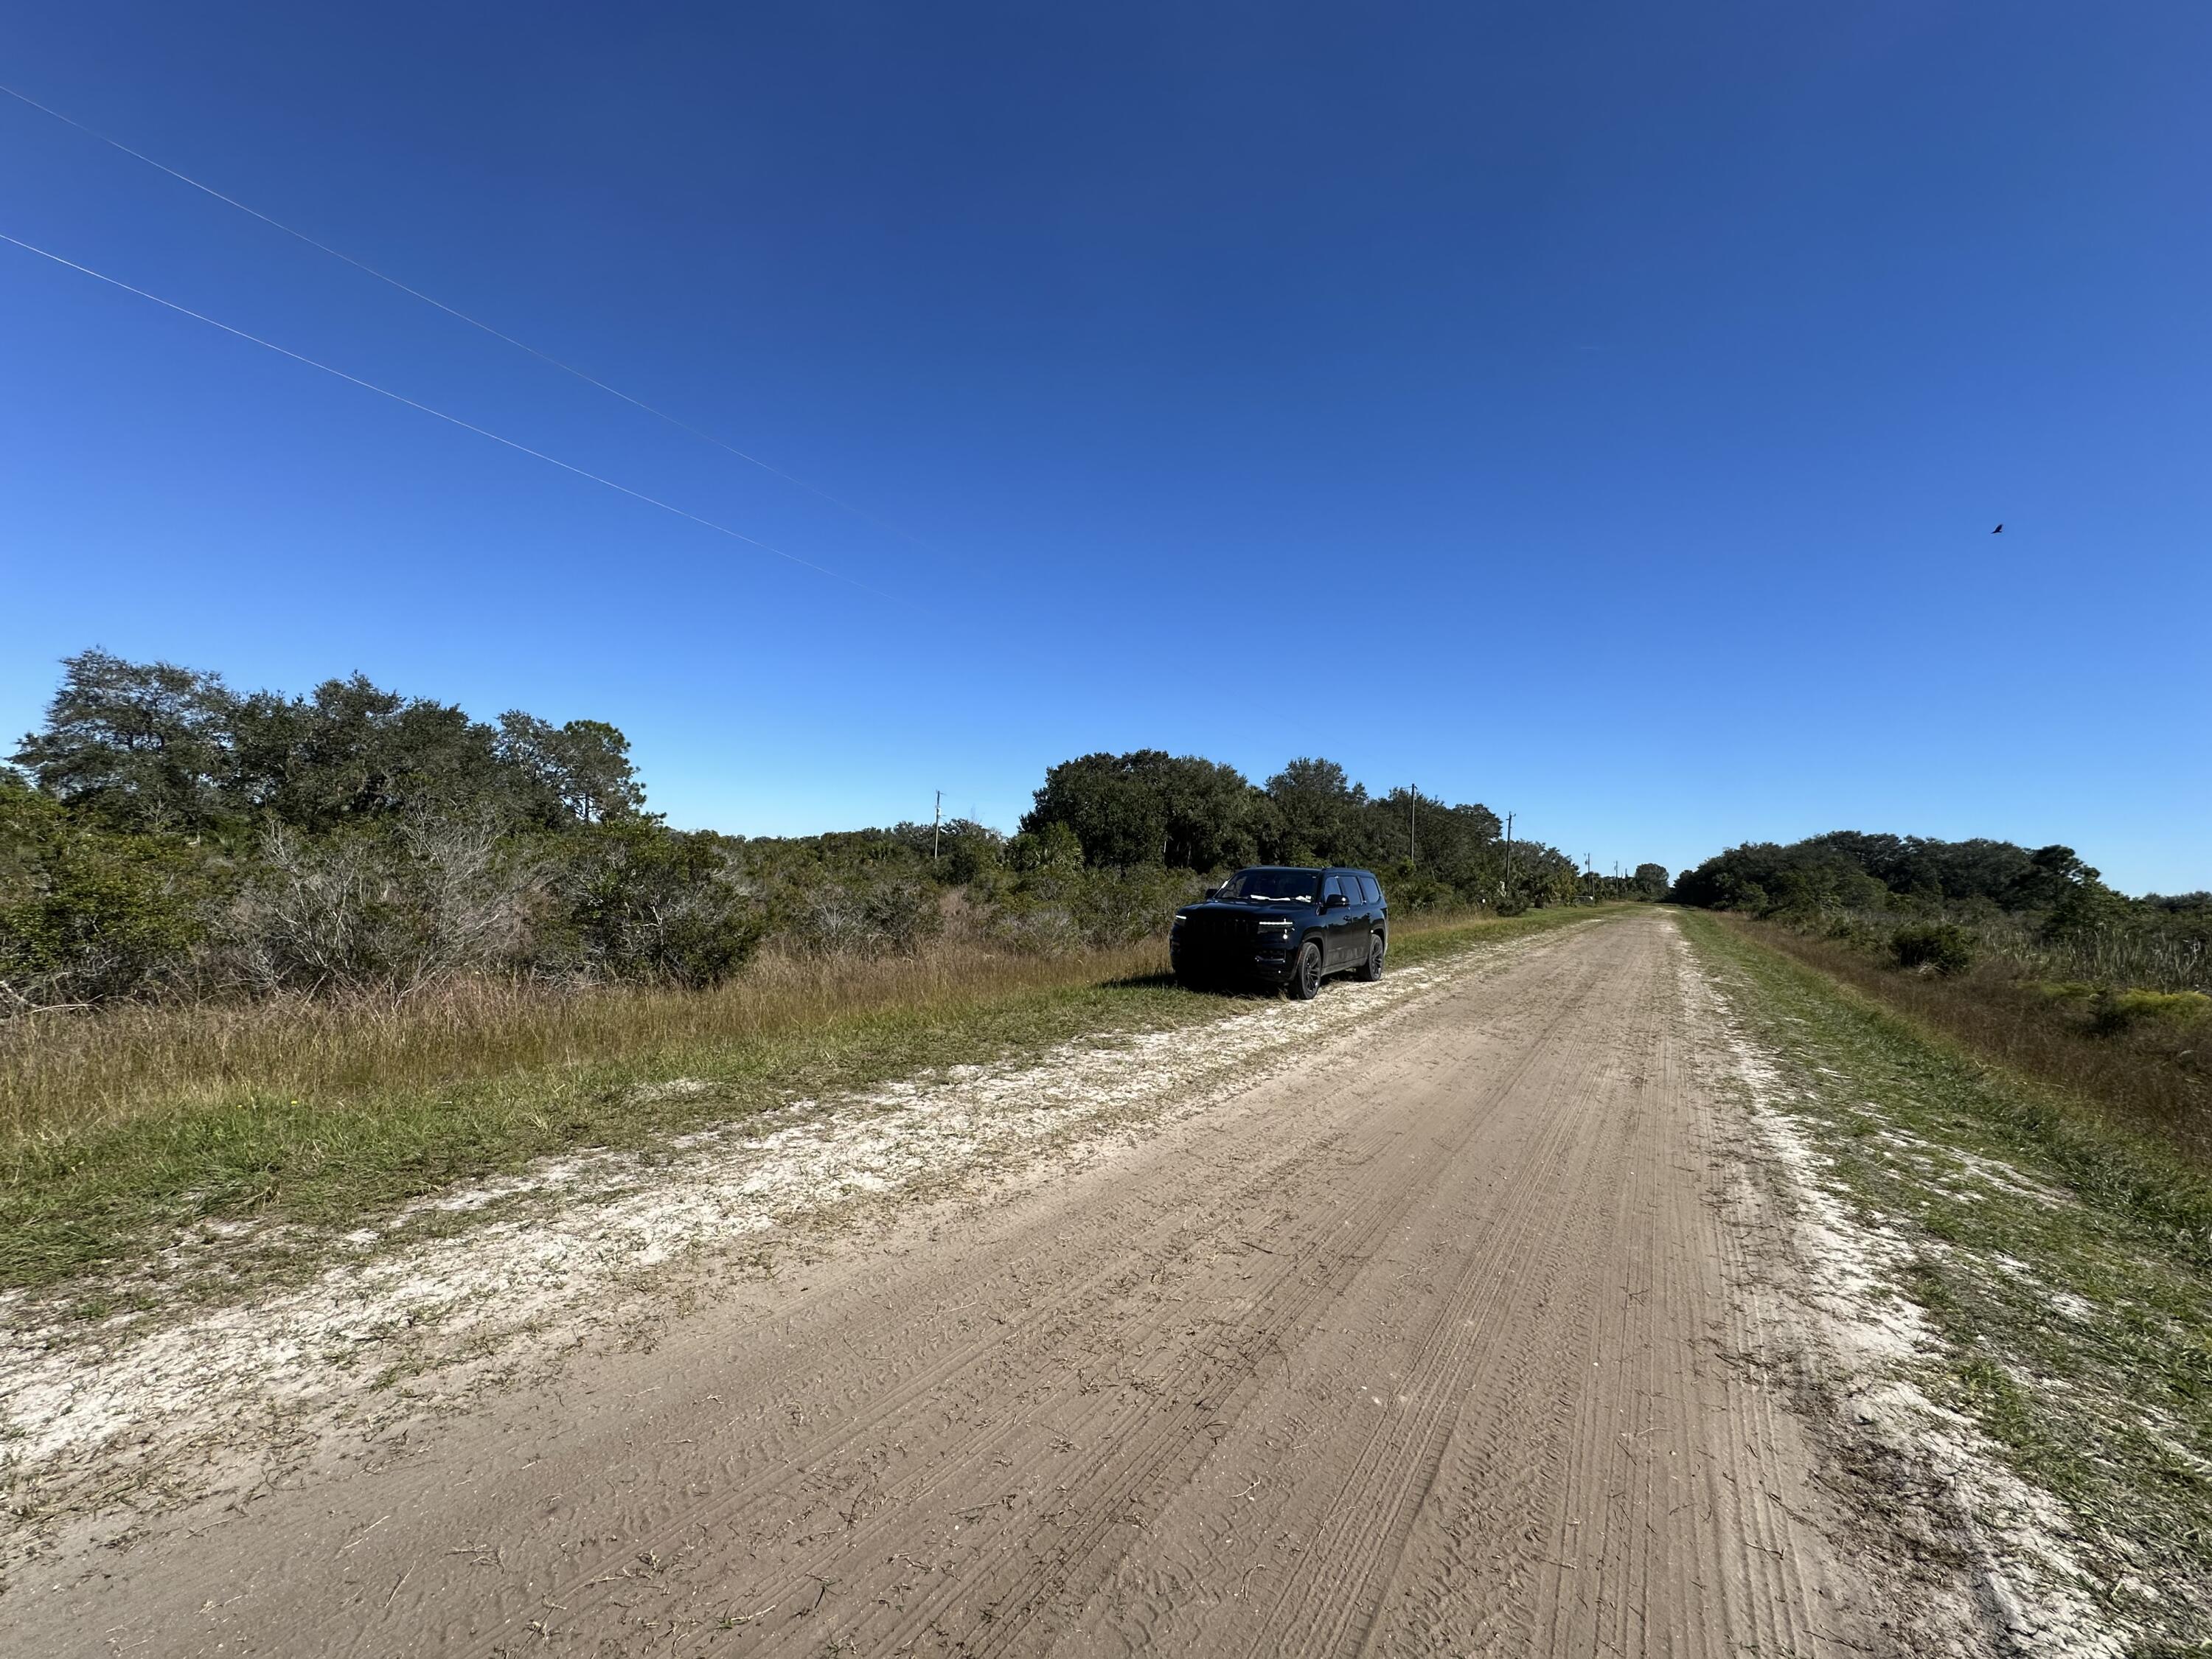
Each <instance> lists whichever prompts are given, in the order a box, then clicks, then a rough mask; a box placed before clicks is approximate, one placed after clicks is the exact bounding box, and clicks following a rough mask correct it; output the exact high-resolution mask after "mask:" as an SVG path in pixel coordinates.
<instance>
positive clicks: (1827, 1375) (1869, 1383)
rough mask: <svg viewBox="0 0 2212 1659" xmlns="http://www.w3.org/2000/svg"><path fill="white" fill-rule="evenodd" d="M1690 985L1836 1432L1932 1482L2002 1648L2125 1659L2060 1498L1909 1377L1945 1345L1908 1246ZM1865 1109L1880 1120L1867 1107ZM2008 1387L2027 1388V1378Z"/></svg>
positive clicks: (1992, 1165)
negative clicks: (1759, 1175)
mask: <svg viewBox="0 0 2212 1659" xmlns="http://www.w3.org/2000/svg"><path fill="white" fill-rule="evenodd" d="M1684 950H1685V952H1686V950H1687V947H1686V946H1684ZM1691 960H1692V963H1694V960H1695V958H1694V957H1692V958H1691ZM1687 977H1689V978H1690V979H1691V981H1692V983H1693V984H1694V985H1695V986H1696V987H1698V989H1697V991H1696V992H1695V993H1694V994H1698V995H1700V996H1702V997H1703V998H1705V999H1706V1000H1707V1001H1708V1006H1709V1017H1710V1018H1711V1022H1712V1024H1713V1025H1714V1027H1715V1028H1716V1029H1718V1030H1722V1031H1723V1032H1724V1033H1725V1041H1726V1042H1727V1044H1728V1048H1729V1056H1730V1060H1731V1061H1732V1064H1733V1067H1734V1070H1735V1074H1736V1076H1737V1077H1738V1078H1739V1079H1741V1083H1742V1084H1743V1085H1744V1088H1745V1091H1746V1092H1747V1095H1748V1097H1749V1103H1750V1113H1749V1115H1750V1119H1751V1122H1752V1125H1753V1131H1754V1133H1755V1135H1756V1137H1757V1140H1758V1150H1759V1152H1761V1153H1762V1154H1763V1155H1764V1157H1765V1159H1766V1160H1767V1161H1768V1162H1769V1163H1770V1164H1771V1166H1772V1167H1773V1168H1775V1169H1776V1170H1778V1171H1779V1172H1780V1174H1781V1175H1782V1176H1783V1178H1784V1187H1785V1188H1786V1191H1787V1194H1788V1197H1789V1199H1790V1210H1791V1227H1792V1231H1793V1233H1794V1236H1795V1237H1794V1240H1793V1243H1794V1247H1795V1249H1794V1253H1795V1255H1796V1258H1797V1265H1798V1267H1799V1270H1800V1272H1801V1273H1802V1279H1803V1282H1804V1285H1805V1287H1806V1297H1807V1299H1808V1301H1809V1303H1810V1304H1811V1305H1812V1307H1813V1309H1814V1312H1815V1313H1816V1314H1817V1316H1818V1317H1817V1318H1816V1319H1814V1320H1813V1321H1811V1322H1809V1324H1810V1334H1811V1337H1812V1339H1813V1341H1814V1345H1815V1350H1816V1351H1815V1352H1814V1353H1812V1354H1811V1355H1809V1356H1808V1358H1810V1359H1811V1360H1812V1362H1813V1364H1814V1373H1815V1375H1816V1376H1817V1377H1818V1378H1819V1380H1820V1383H1821V1385H1822V1387H1823V1389H1825V1390H1826V1392H1827V1393H1828V1394H1829V1395H1830V1396H1831V1398H1832V1401H1833V1403H1834V1406H1835V1407H1836V1409H1837V1411H1838V1416H1839V1418H1840V1420H1841V1421H1842V1423H1843V1424H1844V1425H1845V1431H1846V1432H1849V1433H1853V1434H1857V1435H1859V1436H1862V1437H1864V1438H1865V1439H1866V1440H1868V1441H1869V1442H1871V1443H1875V1444H1876V1445H1879V1446H1880V1447H1881V1448H1882V1449H1885V1450H1886V1451H1887V1452H1889V1453H1890V1454H1892V1455H1898V1456H1901V1457H1903V1458H1905V1459H1906V1460H1908V1461H1909V1463H1910V1465H1911V1466H1912V1467H1917V1468H1922V1469H1924V1470H1926V1471H1927V1472H1928V1473H1929V1474H1931V1475H1932V1476H1933V1477H1934V1480H1933V1483H1932V1490H1933V1491H1934V1492H1935V1493H1936V1495H1937V1497H1938V1498H1939V1500H1940V1501H1941V1502H1942V1505H1943V1507H1944V1509H1945V1510H1946V1511H1947V1513H1946V1514H1944V1515H1943V1516H1940V1517H1938V1519H1939V1520H1941V1521H1942V1522H1944V1523H1945V1525H1944V1530H1945V1531H1946V1532H1947V1533H1949V1534H1952V1535H1953V1536H1954V1538H1955V1540H1956V1541H1957V1542H1958V1543H1959V1544H1960V1547H1962V1548H1963V1549H1964V1550H1965V1551H1966V1553H1967V1554H1968V1556H1969V1558H1970V1559H1972V1562H1973V1563H1974V1566H1975V1573H1976V1577H1977V1580H1978V1589H1979V1590H1980V1591H1981V1594H1982V1595H1983V1598H1984V1602H1985V1605H1986V1606H1987V1608H1988V1610H1989V1612H1990V1615H1991V1616H1992V1619H1993V1620H1994V1622H1995V1623H1996V1625H1997V1626H1998V1627H1999V1628H2000V1629H2001V1630H2002V1632H2003V1640H2004V1641H2005V1643H2006V1644H2008V1650H2009V1651H2012V1652H2015V1653H2019V1654H2023V1655H2033V1656H2037V1659H2046V1656H2047V1659H2121V1656H2123V1655H2124V1653H2125V1652H2126V1651H2127V1643H2126V1640H2125V1639H2124V1636H2123V1635H2122V1633H2121V1632H2118V1631H2116V1630H2115V1629H2114V1628H2113V1626H2112V1621H2111V1620H2110V1619H2108V1617H2107V1616H2106V1613H2104V1612H2103V1611H2102V1610H2101V1609H2100V1607H2098V1605H2097V1604H2096V1602H2095V1601H2093V1600H2092V1598H2091V1595H2090V1584H2091V1580H2090V1578H2089V1576H2088V1575H2087V1573H2085V1572H2084V1571H2082V1570H2081V1565H2080V1564H2079V1563H2078V1561H2077V1560H2076V1559H2075V1556H2074V1553H2073V1550H2072V1547H2071V1542H2070V1541H2071V1540H2072V1538H2073V1537H2074V1535H2075V1534H2074V1529H2073V1528H2072V1526H2071V1524H2070V1522H2069V1520H2068V1518H2067V1516H2066V1515H2065V1513H2064V1511H2063V1510H2062V1509H2061V1508H2060V1506H2059V1504H2058V1503H2057V1500H2056V1499H2055V1498H2052V1497H2051V1495H2050V1494H2049V1493H2047V1492H2043V1491H2042V1490H2040V1489H2039V1488H2038V1487H2035V1486H2031V1485H2029V1484H2028V1483H2027V1482H2026V1481H2024V1480H2021V1479H2020V1478H2019V1477H2018V1476H2017V1475H2015V1474H2013V1473H2012V1472H2011V1471H2010V1470H2009V1469H2008V1468H2005V1467H2004V1466H2003V1464H2002V1462H2001V1461H2000V1458H1999V1455H1998V1452H1997V1449H1996V1446H1995V1444H1994V1443H1992V1442H1990V1439H1989V1438H1988V1437H1987V1436H1985V1435H1984V1433H1983V1432H1982V1431H1981V1430H1980V1429H1979V1428H1978V1426H1977V1425H1975V1424H1973V1423H1972V1421H1970V1420H1969V1419H1966V1418H1965V1417H1962V1416H1960V1414H1959V1413H1955V1412H1953V1411H1949V1410H1948V1409H1946V1408H1945V1407H1941V1406H1939V1405H1937V1404H1936V1402H1935V1401H1933V1400H1931V1399H1929V1397H1928V1395H1927V1394H1926V1393H1925V1392H1924V1391H1923V1389H1921V1388H1920V1387H1919V1386H1918V1385H1917V1383H1916V1382H1915V1380H1914V1373H1915V1372H1916V1370H1920V1369H1922V1368H1923V1367H1924V1366H1925V1365H1927V1364H1930V1363H1932V1362H1934V1361H1936V1359H1937V1358H1940V1356H1941V1354H1942V1348H1943V1342H1942V1338H1941V1337H1940V1336H1939V1335H1938V1334H1936V1331H1935V1330H1934V1328H1932V1327H1931V1326H1930V1325H1929V1322H1928V1320H1927V1317H1926V1315H1925V1313H1924V1311H1923V1310H1922V1309H1921V1308H1920V1307H1919V1305H1918V1304H1916V1303H1914V1302H1913V1301H1912V1300H1911V1298H1910V1297H1907V1296H1906V1295H1905V1293H1904V1292H1903V1291H1902V1290H1901V1289H1900V1288H1899V1286H1900V1285H1902V1284H1903V1282H1904V1277H1905V1268H1906V1267H1907V1265H1908V1257H1909V1255H1910V1249H1911V1247H1909V1246H1908V1245H1907V1244H1906V1243H1905V1242H1904V1241H1903V1240H1901V1239H1899V1237H1897V1236H1896V1235H1895V1234H1893V1233H1892V1232H1890V1231H1887V1230H1886V1229H1884V1228H1882V1227H1881V1226H1879V1225H1875V1224H1873V1223H1871V1222H1869V1221H1868V1220H1866V1219H1864V1218H1862V1217H1861V1216H1860V1215H1859V1214H1858V1213H1857V1211H1856V1209H1855V1207H1854V1206H1853V1205H1852V1204H1851V1203H1850V1200H1849V1199H1848V1197H1847V1195H1846V1194H1844V1190H1843V1188H1841V1186H1840V1184H1839V1183H1838V1182H1837V1181H1836V1180H1835V1179H1834V1177H1833V1176H1832V1173H1831V1170H1832V1160H1831V1159H1830V1158H1828V1157H1827V1156H1826V1154H1825V1153H1823V1152H1820V1150H1819V1149H1818V1148H1817V1147H1816V1146H1814V1143H1813V1141H1812V1139H1811V1138H1810V1136H1809V1134H1808V1130H1807V1128H1806V1127H1805V1125H1804V1123H1803V1122H1802V1121H1801V1119H1800V1118H1799V1117H1798V1116H1797V1115H1796V1114H1795V1112H1794V1111H1793V1103H1792V1101H1791V1098H1790V1091H1789V1090H1788V1088H1787V1086H1786V1085H1784V1081H1783V1079H1782V1074H1781V1072H1780V1070H1779V1068H1778V1066H1777V1065H1776V1063H1775V1060H1774V1058H1773V1056H1772V1055H1771V1054H1769V1053H1767V1052H1766V1051H1765V1049H1763V1048H1761V1047H1760V1046H1759V1044H1758V1043H1757V1042H1755V1041H1754V1040H1753V1038H1752V1037H1751V1036H1750V1035H1749V1027H1748V1024H1747V1022H1746V1021H1744V1020H1743V1019H1741V1018H1739V1017H1738V1014H1737V1012H1736V1010H1735V1008H1734V1006H1732V1005H1731V1003H1730V1002H1729V998H1728V996H1727V994H1726V993H1725V992H1724V991H1723V990H1722V989H1721V987H1719V986H1717V985H1716V984H1715V983H1714V982H1713V981H1712V980H1711V977H1710V976H1708V975H1705V974H1703V973H1696V974H1693V975H1689V976H1687ZM1869 1109H1872V1110H1877V1111H1878V1110H1880V1109H1881V1108H1880V1107H1878V1106H1875V1105H1874V1104H1873V1103H1869ZM1881 1139H1882V1140H1884V1141H1885V1142H1887V1143H1888V1144H1889V1145H1891V1146H1899V1147H1902V1148H1907V1149H1909V1152H1908V1155H1911V1153H1916V1152H1923V1153H1924V1152H1931V1151H1937V1152H1940V1154H1941V1157H1942V1158H1943V1159H1945V1160H1955V1164H1954V1167H1956V1166H1966V1167H1967V1168H1969V1169H1970V1170H1972V1174H1973V1175H1974V1176H1976V1177H1977V1178H1978V1179H1980V1180H1982V1181H1985V1182H1989V1183H1990V1185H1992V1186H1997V1187H2002V1188H2004V1189H2006V1190H2008V1191H2012V1192H2016V1193H2021V1194H2041V1193H2042V1192H2043V1191H2044V1190H2045V1189H2044V1188H2041V1186H2040V1184H2039V1183H2037V1182H2033V1181H2031V1180H2029V1179H2028V1178H2027V1177H2026V1176H2022V1175H2021V1173H2020V1172H2019V1171H2017V1170H2011V1169H2008V1167H2006V1166H2004V1165H2002V1164H1996V1162H1994V1161H1993V1160H1990V1159H1987V1158H1978V1157H1972V1156H1970V1155H1968V1154H1965V1153H1962V1152H1957V1151H1954V1149H1952V1148H1948V1147H1944V1148H1941V1149H1936V1148H1932V1147H1930V1146H1929V1143H1927V1142H1925V1141H1922V1140H1920V1139H1917V1137H1914V1136H1911V1135H1908V1134H1905V1133H1902V1132H1896V1131H1893V1132H1888V1133H1884V1134H1883V1135H1882V1136H1881ZM1914 1161H1915V1162H1920V1161H1922V1160H1921V1159H1920V1158H1917V1157H1916V1158H1914ZM2017 1380H2020V1381H2021V1382H2023V1383H2025V1384H2026V1385H2027V1386H2033V1379H2017Z"/></svg>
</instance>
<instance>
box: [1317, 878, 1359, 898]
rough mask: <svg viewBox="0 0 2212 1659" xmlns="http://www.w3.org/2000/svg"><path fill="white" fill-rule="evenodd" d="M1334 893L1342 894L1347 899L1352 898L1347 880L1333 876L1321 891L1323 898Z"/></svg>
mask: <svg viewBox="0 0 2212 1659" xmlns="http://www.w3.org/2000/svg"><path fill="white" fill-rule="evenodd" d="M1332 893H1342V894H1343V895H1344V896H1345V897H1346V898H1350V897H1352V892H1351V891H1350V890H1349V889H1347V888H1346V885H1345V878H1343V877H1342V876H1331V877H1330V878H1328V885H1327V886H1325V887H1323V888H1322V890H1321V896H1322V897H1323V898H1327V897H1328V896H1329V895H1330V894H1332Z"/></svg>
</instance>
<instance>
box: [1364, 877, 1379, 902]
mask: <svg viewBox="0 0 2212 1659" xmlns="http://www.w3.org/2000/svg"><path fill="white" fill-rule="evenodd" d="M1359 890H1360V891H1361V892H1363V893H1364V894H1365V895H1366V896H1367V902H1369V903H1370V904H1380V903H1382V902H1383V890H1382V889H1381V888H1380V887H1378V886H1376V884H1375V878H1374V877H1372V876H1362V877H1360V878H1359Z"/></svg>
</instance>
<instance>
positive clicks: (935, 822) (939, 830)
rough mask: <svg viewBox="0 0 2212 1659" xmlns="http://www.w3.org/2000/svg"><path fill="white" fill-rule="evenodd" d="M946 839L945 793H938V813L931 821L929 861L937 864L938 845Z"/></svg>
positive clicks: (940, 791) (941, 791)
mask: <svg viewBox="0 0 2212 1659" xmlns="http://www.w3.org/2000/svg"><path fill="white" fill-rule="evenodd" d="M944 838H945V792H944V791H943V790H942V789H940V790H939V791H938V792H937V811H936V812H935V813H934V814H933V816H932V817H931V818H930V820H929V861H930V862H931V863H932V864H934V863H936V862H937V848H938V844H939V842H942V841H943V840H944Z"/></svg>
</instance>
